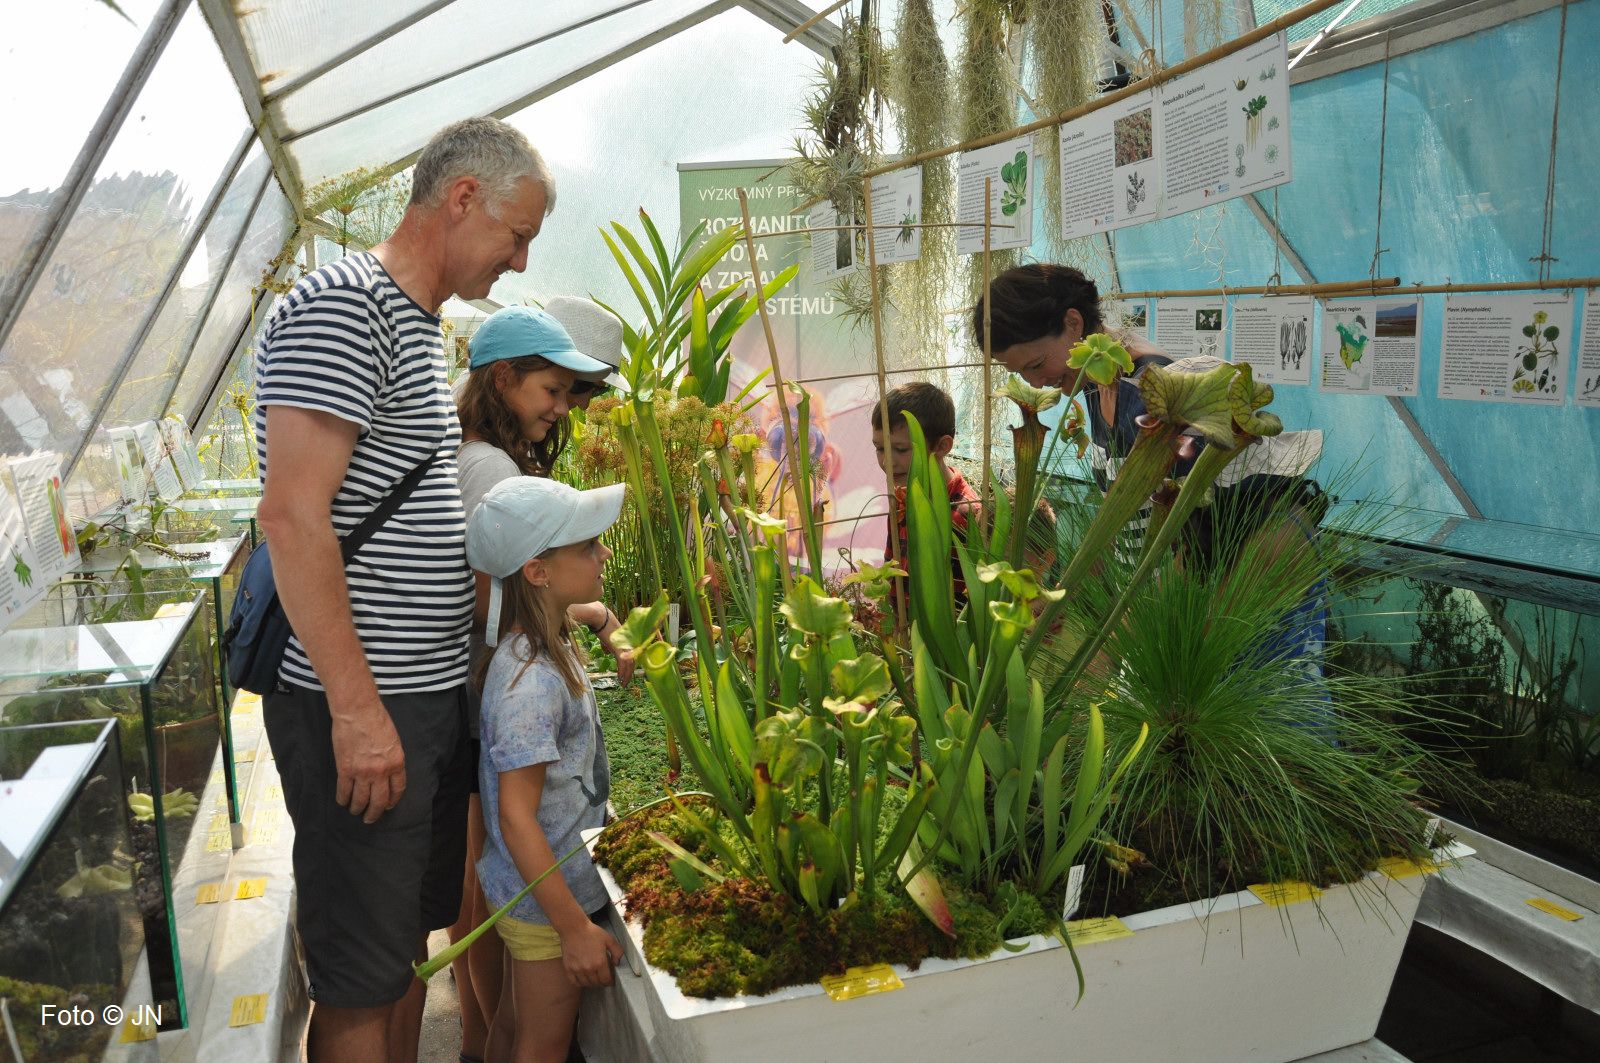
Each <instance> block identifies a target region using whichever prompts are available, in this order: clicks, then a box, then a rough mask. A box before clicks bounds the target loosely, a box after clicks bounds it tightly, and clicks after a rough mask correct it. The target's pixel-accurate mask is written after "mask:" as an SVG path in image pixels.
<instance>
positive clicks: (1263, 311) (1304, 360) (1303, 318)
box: [1230, 295, 1317, 384]
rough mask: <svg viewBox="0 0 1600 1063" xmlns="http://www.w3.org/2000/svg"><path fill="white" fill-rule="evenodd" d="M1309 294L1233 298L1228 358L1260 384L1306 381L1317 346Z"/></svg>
mask: <svg viewBox="0 0 1600 1063" xmlns="http://www.w3.org/2000/svg"><path fill="white" fill-rule="evenodd" d="M1314 326H1315V317H1314V316H1313V314H1312V309H1311V297H1310V296H1309V295H1307V296H1285V295H1276V296H1264V297H1263V298H1260V299H1235V300H1234V301H1233V328H1232V329H1231V330H1230V335H1231V337H1232V340H1233V357H1232V360H1233V362H1234V364H1236V365H1248V366H1249V367H1250V370H1251V374H1252V375H1253V376H1254V378H1255V379H1256V380H1257V381H1258V382H1260V383H1263V384H1309V383H1311V362H1312V360H1313V358H1314V357H1315V352H1316V349H1317V344H1316V335H1315V332H1314Z"/></svg>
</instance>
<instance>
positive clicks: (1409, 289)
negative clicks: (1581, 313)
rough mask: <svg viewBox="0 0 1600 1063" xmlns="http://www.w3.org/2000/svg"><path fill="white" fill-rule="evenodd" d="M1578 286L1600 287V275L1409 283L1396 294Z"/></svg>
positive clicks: (1444, 293)
mask: <svg viewBox="0 0 1600 1063" xmlns="http://www.w3.org/2000/svg"><path fill="white" fill-rule="evenodd" d="M1577 288H1589V289H1593V288H1600V277H1569V278H1567V279H1566V280H1548V281H1491V282H1487V283H1484V284H1408V285H1405V286H1404V287H1401V288H1397V289H1395V292H1394V294H1396V295H1448V294H1451V293H1467V292H1556V291H1563V290H1567V289H1577Z"/></svg>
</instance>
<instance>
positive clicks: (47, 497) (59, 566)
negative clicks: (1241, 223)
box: [11, 454, 78, 593]
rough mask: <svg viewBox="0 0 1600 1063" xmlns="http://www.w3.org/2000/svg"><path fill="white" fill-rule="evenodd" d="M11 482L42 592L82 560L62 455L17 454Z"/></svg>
mask: <svg viewBox="0 0 1600 1063" xmlns="http://www.w3.org/2000/svg"><path fill="white" fill-rule="evenodd" d="M11 482H12V483H13V484H14V485H15V486H16V489H17V501H18V502H19V503H20V504H21V506H22V519H23V522H24V524H25V525H26V527H27V529H28V542H29V544H30V545H32V547H33V555H34V558H35V561H36V567H34V571H33V572H32V576H33V579H34V583H35V585H36V586H38V587H39V588H40V589H41V593H42V592H43V591H44V590H48V589H49V588H50V587H51V586H52V585H53V584H54V583H55V582H56V580H58V579H60V578H61V577H62V576H64V575H66V574H67V572H68V571H69V570H70V569H72V568H73V567H74V566H76V565H77V563H78V535H77V532H75V531H74V530H73V528H72V520H71V518H70V517H68V516H67V500H66V499H65V498H64V497H63V495H62V491H61V459H60V457H59V456H58V455H55V454H36V455H34V456H33V457H31V458H13V459H11Z"/></svg>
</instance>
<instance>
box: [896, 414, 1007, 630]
mask: <svg viewBox="0 0 1600 1063" xmlns="http://www.w3.org/2000/svg"><path fill="white" fill-rule="evenodd" d="M887 401H888V407H889V467H890V471H891V472H892V473H893V475H894V495H895V512H896V513H897V514H899V518H900V519H899V525H898V527H897V528H896V529H895V531H894V533H893V534H896V535H897V536H898V537H899V540H900V541H899V544H898V545H899V548H900V552H899V557H900V558H901V559H902V562H903V561H904V559H905V557H906V554H907V530H906V480H907V479H908V478H909V477H910V474H911V429H910V428H909V427H907V426H906V414H908V413H909V414H910V415H911V416H913V417H915V418H916V419H917V424H918V425H920V426H921V427H922V437H923V440H924V441H925V442H926V443H927V445H928V456H929V457H930V458H932V459H933V461H934V464H936V465H937V466H938V467H939V474H940V475H941V476H943V477H944V486H945V491H946V492H947V493H948V494H949V495H950V522H951V525H952V526H953V527H954V529H955V531H956V534H958V535H963V534H965V533H966V530H967V519H968V517H969V515H971V514H974V513H976V512H977V511H978V508H979V506H980V505H981V504H982V502H981V500H980V499H979V497H978V492H977V490H976V489H975V488H973V487H972V485H970V484H968V483H967V481H966V478H965V477H963V476H962V475H961V474H960V473H959V472H956V471H955V470H953V469H951V468H950V467H949V466H948V465H946V464H945V459H946V458H948V457H949V456H950V449H951V448H952V447H954V446H955V442H956V406H955V403H953V402H951V401H950V396H949V395H946V394H945V393H944V392H943V391H942V390H940V389H939V388H937V387H935V386H934V385H932V384H924V383H920V382H917V383H911V384H902V385H900V386H899V387H897V388H895V389H894V390H893V391H891V392H889V394H888V397H887ZM872 450H873V453H874V455H882V453H883V407H882V406H881V405H880V406H873V407H872ZM889 549H890V547H889V541H888V539H887V538H885V540H884V557H885V559H887V558H888V557H889V556H891V555H890V553H889ZM950 568H951V571H952V572H953V574H954V576H955V590H956V600H957V601H958V602H961V601H965V600H966V596H967V585H966V583H964V582H963V581H962V578H961V563H960V562H959V561H958V560H957V559H956V557H955V556H954V555H952V556H951V558H950Z"/></svg>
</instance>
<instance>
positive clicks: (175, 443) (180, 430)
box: [159, 417, 206, 491]
mask: <svg viewBox="0 0 1600 1063" xmlns="http://www.w3.org/2000/svg"><path fill="white" fill-rule="evenodd" d="M159 424H160V428H161V443H162V447H163V448H164V449H165V450H166V452H167V455H168V456H169V457H170V458H171V459H172V464H173V467H174V468H176V469H177V470H178V479H180V480H182V481H183V486H184V489H185V490H188V491H198V490H199V489H200V485H201V484H202V483H204V482H205V479H206V474H205V470H204V469H202V468H201V467H200V455H199V454H197V453H196V452H195V449H194V439H193V437H191V436H190V435H189V426H188V425H186V424H184V423H183V421H182V419H180V418H178V417H163V418H162V419H161V421H160V422H159Z"/></svg>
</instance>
